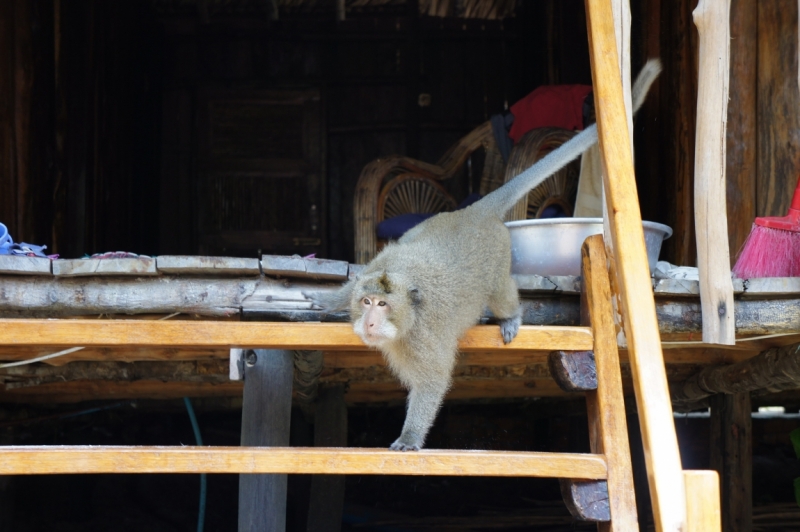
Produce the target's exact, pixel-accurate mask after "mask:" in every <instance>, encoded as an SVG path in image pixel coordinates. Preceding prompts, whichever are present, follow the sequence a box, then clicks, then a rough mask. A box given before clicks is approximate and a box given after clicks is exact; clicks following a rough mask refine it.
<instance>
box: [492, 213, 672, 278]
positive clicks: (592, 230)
mask: <svg viewBox="0 0 800 532" xmlns="http://www.w3.org/2000/svg"><path fill="white" fill-rule="evenodd" d="M506 226H507V227H508V230H509V232H510V233H511V273H515V274H520V275H531V274H535V275H576V276H577V275H580V274H581V246H582V245H583V241H584V240H586V238H588V237H590V236H592V235H596V234H600V233H602V232H603V219H602V218H540V219H537V220H519V221H516V222H506ZM642 226H643V229H644V241H645V246H646V248H647V260H648V262H649V265H650V274H651V275H652V273H653V271H654V270H655V267H656V262H658V253H659V252H660V251H661V243H662V242H663V241H664V240H665V239H667V238H669V237H670V236H672V229H670V228H669V227H668V226H666V225H664V224H659V223H656V222H642Z"/></svg>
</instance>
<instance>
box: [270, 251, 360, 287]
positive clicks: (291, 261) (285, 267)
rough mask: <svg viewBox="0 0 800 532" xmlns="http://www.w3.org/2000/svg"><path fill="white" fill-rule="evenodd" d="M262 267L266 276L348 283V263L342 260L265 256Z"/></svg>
mask: <svg viewBox="0 0 800 532" xmlns="http://www.w3.org/2000/svg"><path fill="white" fill-rule="evenodd" d="M261 267H262V268H263V269H264V273H265V274H266V275H283V276H286V277H307V278H310V279H328V280H333V281H346V280H347V275H348V263H347V262H346V261H342V260H328V259H314V258H303V257H299V256H297V255H295V256H292V257H286V256H282V255H264V256H263V257H261Z"/></svg>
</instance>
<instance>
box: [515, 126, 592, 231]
mask: <svg viewBox="0 0 800 532" xmlns="http://www.w3.org/2000/svg"><path fill="white" fill-rule="evenodd" d="M575 135H576V132H575V131H569V130H567V129H561V128H556V127H543V128H537V129H532V130H531V131H529V132H527V133H525V135H523V136H522V138H520V140H519V142H518V143H517V144H516V145H515V146H514V149H513V150H511V157H510V158H509V161H508V166H507V167H506V171H505V179H504V182H508V181H510V180H512V179H513V178H514V177H516V176H517V175H519V174H520V173H521V172H523V171H524V170H525V169H527V168H528V167H530V166H531V165H533V164H534V163H535V162H536V161H538V160H539V159H541V158H542V157H544V156H545V155H547V154H548V153H550V152H551V151H552V150H554V149H556V148H558V147H559V146H561V145H562V144H564V143H565V142H567V141H568V140H569V139H571V138H572V137H574V136H575ZM579 176H580V159H575V161H573V162H571V163H570V164H568V165H567V166H565V167H564V168H562V169H561V170H559V171H558V172H556V173H555V174H553V175H552V176H550V177H549V178H547V180H545V182H544V183H542V184H541V185H539V186H538V187H536V188H535V189H534V190H532V191H530V193H528V197H527V198H524V199H522V200H520V202H519V203H517V204H516V205H515V206H514V208H513V209H511V211H509V213H508V215H507V216H506V220H508V221H511V220H525V219H528V218H539V217H541V215H542V213H543V211H544V210H545V209H546V208H547V207H549V206H551V205H557V206H559V207H561V210H562V211H564V214H566V215H567V216H572V211H573V208H574V205H575V192H576V190H577V188H578V178H579Z"/></svg>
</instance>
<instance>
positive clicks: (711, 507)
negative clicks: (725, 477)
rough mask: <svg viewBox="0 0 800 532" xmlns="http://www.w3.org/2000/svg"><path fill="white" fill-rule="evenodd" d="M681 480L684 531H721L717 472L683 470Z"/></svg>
mask: <svg viewBox="0 0 800 532" xmlns="http://www.w3.org/2000/svg"><path fill="white" fill-rule="evenodd" d="M683 482H684V485H685V486H686V529H685V530H686V532H721V530H722V523H721V521H720V514H719V503H720V501H719V475H717V472H716V471H684V472H683ZM726 531H727V529H726Z"/></svg>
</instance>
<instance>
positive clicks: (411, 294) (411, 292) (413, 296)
mask: <svg viewBox="0 0 800 532" xmlns="http://www.w3.org/2000/svg"><path fill="white" fill-rule="evenodd" d="M408 298H409V299H410V300H411V304H412V305H419V304H420V303H422V296H421V295H420V293H419V288H417V287H415V286H412V287H411V288H409V289H408Z"/></svg>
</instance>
